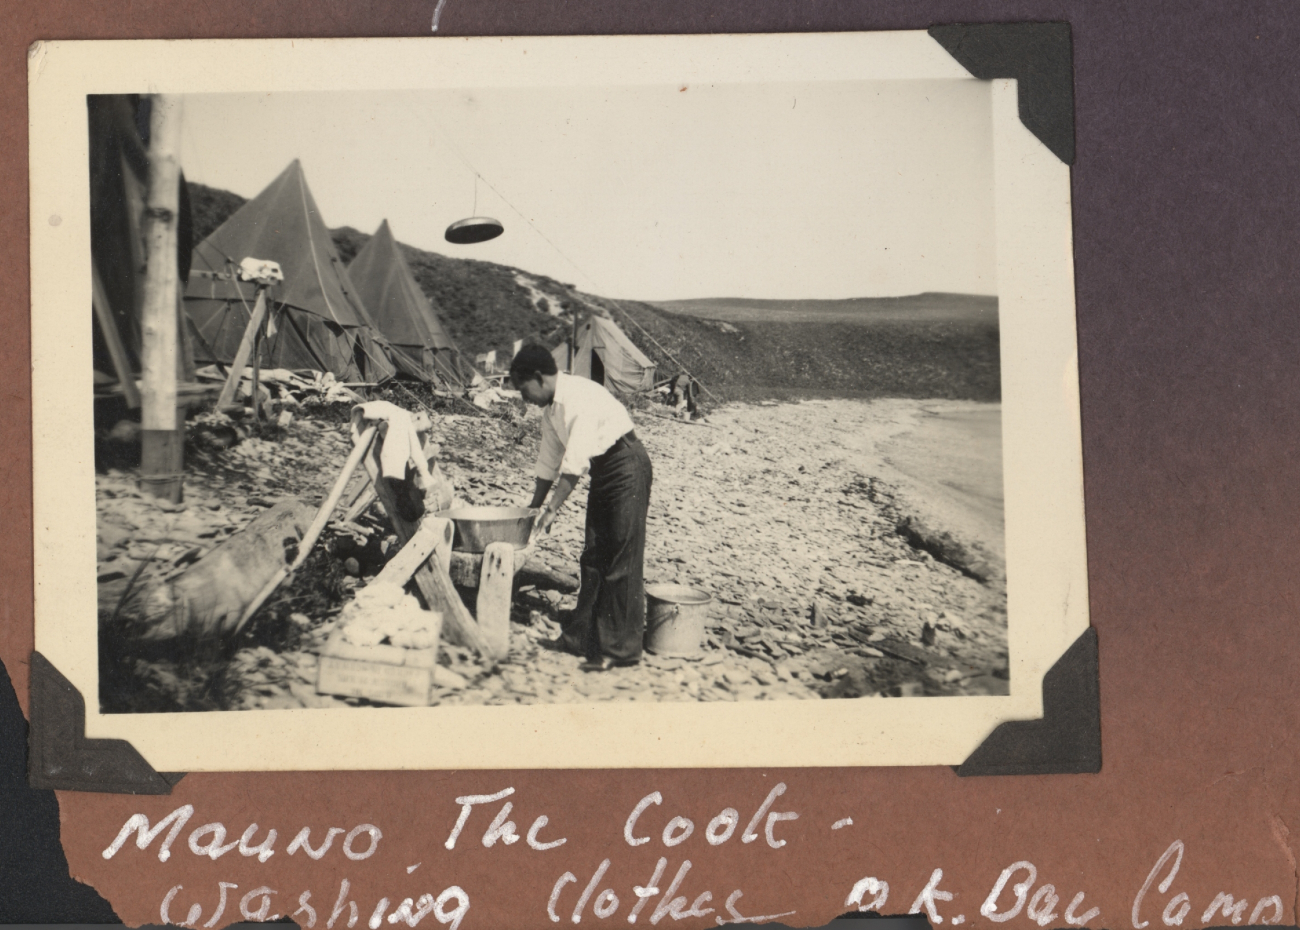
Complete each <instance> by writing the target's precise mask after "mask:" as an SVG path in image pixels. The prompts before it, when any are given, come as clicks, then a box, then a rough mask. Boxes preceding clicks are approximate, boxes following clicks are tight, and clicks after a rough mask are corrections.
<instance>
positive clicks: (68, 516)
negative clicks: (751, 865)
mask: <svg viewBox="0 0 1300 930" xmlns="http://www.w3.org/2000/svg"><path fill="white" fill-rule="evenodd" d="M884 79H893V80H934V79H949V80H974V78H972V77H971V76H970V75H969V74H968V73H967V72H966V71H965V70H964V69H963V68H962V67H961V66H960V65H959V64H957V62H956V61H955V60H953V59H952V58H951V57H950V56H949V55H948V53H947V52H946V51H944V49H943V48H942V47H941V46H940V45H939V44H938V43H937V42H935V41H934V40H933V39H931V38H930V37H929V35H928V34H927V33H925V32H922V31H916V32H893V33H832V34H800V35H743V36H634V37H629V36H617V37H548V38H477V39H460V38H428V39H325V40H322V39H313V40H305V41H304V40H196V41H154V40H149V41H102V42H50V43H38V44H37V45H35V46H33V48H32V49H31V51H30V54H29V105H30V109H29V114H30V116H29V125H30V152H31V159H30V166H31V167H30V184H31V194H30V196H31V201H30V205H31V214H30V222H31V282H32V288H31V294H32V298H31V299H32V313H31V322H32V330H31V335H32V397H33V402H32V487H33V515H34V520H33V531H34V563H35V564H34V579H35V642H36V649H37V650H38V651H40V652H41V653H42V654H43V655H44V656H45V657H46V658H48V659H49V660H50V661H51V662H52V663H53V664H54V666H55V667H56V668H58V669H59V670H60V671H61V672H62V673H63V674H64V675H65V676H66V677H67V678H68V679H69V680H70V681H71V682H72V683H73V684H74V685H75V686H76V687H77V688H78V689H79V690H80V692H81V694H82V695H83V696H84V697H85V698H86V735H87V736H88V737H112V738H119V739H125V740H127V741H128V742H130V743H131V744H132V745H133V746H134V747H135V748H136V749H137V750H138V751H139V752H140V753H141V754H142V755H143V756H144V757H145V759H147V760H148V761H149V762H150V764H151V765H153V766H154V768H155V769H156V770H158V771H187V772H189V771H245V770H329V769H545V768H652V767H681V768H695V767H722V766H725V767H735V766H792V767H799V766H863V765H873V766H874V765H956V764H960V763H961V762H962V761H963V760H964V759H965V758H966V757H967V756H968V755H969V754H970V753H971V752H972V751H973V750H974V749H975V748H976V747H978V746H979V745H980V743H981V742H982V741H983V740H984V739H985V737H987V736H988V734H989V733H990V732H991V731H992V730H993V729H994V728H995V727H996V726H997V725H998V724H999V723H1001V722H1003V721H1006V720H1016V719H1034V718H1038V717H1041V715H1042V695H1041V683H1042V679H1043V675H1044V674H1045V673H1046V671H1047V670H1048V669H1049V668H1050V667H1051V666H1052V664H1053V663H1054V662H1055V661H1056V660H1057V659H1058V658H1059V657H1060V656H1061V654H1062V653H1064V652H1065V650H1066V649H1067V648H1069V646H1070V645H1071V644H1072V643H1073V642H1074V641H1075V639H1076V638H1077V637H1078V636H1079V635H1080V634H1081V633H1083V632H1084V630H1086V629H1087V627H1088V625H1089V619H1088V583H1087V580H1088V579H1087V560H1086V547H1085V536H1084V511H1083V466H1082V443H1081V432H1080V422H1079V392H1078V374H1077V353H1076V339H1075V316H1074V278H1073V257H1072V240H1071V214H1070V172H1069V167H1068V166H1067V165H1065V164H1064V163H1062V162H1061V161H1060V160H1059V159H1058V158H1057V157H1056V156H1055V155H1053V154H1052V153H1051V152H1050V151H1049V150H1048V149H1047V147H1046V146H1045V145H1043V144H1042V143H1041V142H1040V141H1039V140H1038V139H1037V138H1036V137H1035V136H1034V135H1033V134H1032V133H1030V132H1029V131H1028V130H1027V129H1025V127H1024V126H1023V125H1022V124H1021V122H1020V118H1019V114H1018V109H1017V99H1016V92H1017V88H1016V82H1015V81H1013V80H996V81H994V82H992V83H993V89H992V90H993V93H992V98H993V123H994V175H995V183H996V250H997V251H996V255H997V294H998V298H999V321H1000V333H1001V364H1002V423H1003V434H1002V435H1003V439H1002V442H1003V480H1004V486H1005V501H1006V504H1005V516H1006V553H1007V579H1008V582H1007V583H1008V591H1007V594H1008V618H1009V623H1008V652H1009V656H1010V677H1011V694H1010V695H1008V696H1002V697H992V696H980V697H946V698H933V697H925V698H899V699H891V700H873V701H863V700H825V701H750V702H738V703H706V704H696V703H661V704H652V703H641V702H634V703H627V702H609V703H603V704H593V705H532V706H507V707H501V706H490V707H485V706H469V707H432V708H354V709H347V710H318V709H303V710H262V711H230V712H208V713H174V714H101V713H99V711H98V705H99V701H98V694H99V687H98V652H97V649H98V647H97V604H96V581H95V536H96V532H95V530H96V528H95V492H94V465H93V449H92V435H93V429H92V423H93V406H92V405H93V385H92V365H91V325H90V314H89V308H90V306H91V280H90V279H91V275H90V199H89V198H90V193H89V178H88V171H87V164H88V130H87V112H86V95H87V94H108V93H204V92H209V93H234V92H245V91H260V92H272V91H307V90H310V91H322V90H350V91H357V90H416V89H423V88H451V87H490V86H491V87H509V86H570V85H580V84H587V85H590V84H670V83H673V82H681V83H722V82H735V83H744V82H777V81H855V80H884ZM489 733H490V734H491V736H490V738H485V734H489Z"/></svg>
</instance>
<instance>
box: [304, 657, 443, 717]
mask: <svg viewBox="0 0 1300 930" xmlns="http://www.w3.org/2000/svg"><path fill="white" fill-rule="evenodd" d="M432 687H433V669H432V668H421V667H419V666H416V665H390V664H388V663H386V662H364V661H361V660H358V659H340V658H338V657H337V656H326V655H323V656H321V657H320V663H319V665H318V666H317V673H316V690H317V691H318V692H320V693H321V694H334V695H341V696H344V697H360V698H366V699H367V700H371V701H378V702H380V703H383V704H398V705H401V706H403V707H427V706H428V704H429V693H430V690H431V689H432Z"/></svg>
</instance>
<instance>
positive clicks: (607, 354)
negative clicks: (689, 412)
mask: <svg viewBox="0 0 1300 930" xmlns="http://www.w3.org/2000/svg"><path fill="white" fill-rule="evenodd" d="M552 355H553V356H554V357H555V363H556V364H557V365H558V366H559V367H560V370H561V371H568V370H569V368H568V366H569V346H568V344H567V343H561V344H560V345H559V346H557V347H556V348H555V349H554V350H553V352H552ZM573 373H574V374H575V375H581V376H582V377H584V378H590V379H591V380H593V381H598V382H600V383H601V384H603V385H604V386H605V387H607V388H609V389H610V390H612V391H618V392H620V393H623V394H633V393H636V392H637V391H649V390H651V389H653V388H654V384H655V366H654V362H652V361H650V359H648V358H646V356H645V353H643V352H642V351H641V350H640V349H638V348H637V347H636V346H635V345H633V344H632V340H631V339H629V338H627V334H626V333H624V332H623V330H621V329H619V328H618V326H617V325H616V324H615V323H614V321H613V320H607V319H605V318H604V317H600V316H593V317H590V318H588V320H587V321H586V322H585V323H583V324H582V325H581V326H580V327H578V344H577V348H576V351H575V352H574V358H573Z"/></svg>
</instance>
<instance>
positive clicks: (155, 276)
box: [140, 94, 185, 503]
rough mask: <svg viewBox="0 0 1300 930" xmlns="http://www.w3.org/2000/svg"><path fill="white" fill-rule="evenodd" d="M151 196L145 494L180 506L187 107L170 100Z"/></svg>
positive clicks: (157, 103)
mask: <svg viewBox="0 0 1300 930" xmlns="http://www.w3.org/2000/svg"><path fill="white" fill-rule="evenodd" d="M151 103H152V108H151V111H150V132H149V192H148V198H147V201H146V206H145V227H144V240H145V246H146V249H147V253H146V255H147V258H146V269H145V279H144V306H143V310H142V317H143V324H144V326H143V329H144V334H143V340H142V341H143V347H142V350H141V353H140V354H141V359H140V362H141V364H140V367H141V369H142V372H141V380H142V382H143V385H142V387H143V390H142V391H141V402H142V412H141V426H142V427H143V429H142V431H141V450H140V484H141V488H142V490H144V491H145V492H146V493H148V494H151V495H153V496H154V497H158V498H161V499H164V500H168V501H171V502H172V503H179V502H180V499H181V493H182V483H181V477H182V469H183V467H184V454H185V442H184V432H183V430H182V429H178V426H179V425H180V417H179V415H178V409H177V406H176V364H177V359H176V352H177V343H178V338H177V337H178V332H177V329H178V327H177V323H178V320H177V314H176V294H177V291H178V289H179V287H180V273H179V270H178V269H177V267H176V239H177V225H178V219H179V212H180V158H179V153H180V126H181V101H180V98H179V97H176V96H173V95H170V94H155V95H154V96H153V97H152V98H151Z"/></svg>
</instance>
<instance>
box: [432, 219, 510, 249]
mask: <svg viewBox="0 0 1300 930" xmlns="http://www.w3.org/2000/svg"><path fill="white" fill-rule="evenodd" d="M505 231H506V230H505V227H504V226H502V225H501V221H500V220H494V219H492V217H490V216H471V217H470V218H469V219H465V220H457V221H456V222H454V223H452V224H451V225H450V226H448V227H447V232H446V233H444V236H445V237H446V239H447V241H448V242H454V243H455V244H456V245H473V244H474V243H475V242H487V241H488V240H489V239H495V238H496V237H497V236H499V235H501V234H502V233H503V232H505Z"/></svg>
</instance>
